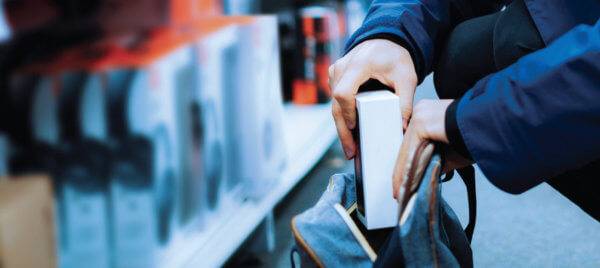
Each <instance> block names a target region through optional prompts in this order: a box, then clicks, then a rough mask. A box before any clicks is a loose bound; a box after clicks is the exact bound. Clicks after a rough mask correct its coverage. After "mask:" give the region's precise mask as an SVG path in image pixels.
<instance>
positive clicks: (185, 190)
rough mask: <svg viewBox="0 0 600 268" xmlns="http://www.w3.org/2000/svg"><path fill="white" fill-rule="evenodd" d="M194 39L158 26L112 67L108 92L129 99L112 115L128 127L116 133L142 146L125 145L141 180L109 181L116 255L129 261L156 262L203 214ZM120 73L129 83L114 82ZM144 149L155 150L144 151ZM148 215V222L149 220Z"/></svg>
mask: <svg viewBox="0 0 600 268" xmlns="http://www.w3.org/2000/svg"><path fill="white" fill-rule="evenodd" d="M189 38H190V37H189V36H186V35H180V34H178V33H176V32H172V31H169V30H164V31H163V30H160V31H157V32H154V33H153V34H152V35H150V36H148V37H147V39H146V40H144V41H143V42H142V43H140V44H138V45H137V46H136V47H134V48H130V49H127V50H123V51H120V52H118V53H116V56H114V57H115V58H114V61H113V62H112V64H113V65H114V66H115V67H114V68H112V69H110V70H109V71H108V77H109V81H111V82H109V85H110V88H109V92H114V91H115V90H117V91H119V90H120V91H121V92H119V93H120V97H118V98H121V102H125V104H123V105H124V107H125V108H123V109H125V110H124V111H123V112H122V113H121V114H120V115H115V116H111V118H110V120H113V122H111V123H110V124H112V125H114V124H120V125H122V126H123V128H125V129H126V131H122V133H121V134H117V139H118V140H120V141H121V142H124V143H125V142H126V143H128V146H137V148H138V149H133V148H132V149H131V150H139V152H137V153H135V154H134V153H133V152H128V154H130V155H129V157H126V158H128V160H127V161H131V162H135V164H136V165H139V166H140V167H143V169H141V170H140V174H139V175H140V179H139V180H138V181H137V182H135V183H133V182H132V181H124V180H116V179H115V180H113V181H112V183H111V185H112V189H113V190H114V191H113V193H114V195H113V198H115V200H114V201H113V203H114V204H115V205H117V206H119V207H118V208H115V211H116V213H117V214H115V216H116V218H115V219H114V226H113V228H114V230H115V232H116V233H115V235H114V237H115V243H116V244H115V252H116V253H115V256H116V261H117V263H119V264H122V265H124V266H129V265H131V264H132V263H133V264H135V265H145V264H152V263H155V262H156V260H157V259H158V258H160V256H158V255H157V250H159V249H162V248H165V247H168V246H169V243H170V241H171V240H172V238H173V236H174V234H175V233H176V232H177V231H178V230H180V229H182V228H184V227H186V225H187V224H189V223H190V222H192V221H193V220H195V218H197V217H198V214H197V213H195V211H193V209H194V208H195V207H196V204H195V200H196V196H195V195H196V194H197V193H196V192H195V191H194V189H193V187H194V185H196V184H197V182H196V181H197V180H198V174H197V170H198V167H196V166H193V165H192V163H190V161H189V160H190V158H191V156H192V155H195V154H196V155H197V154H198V152H197V149H196V148H194V147H192V146H190V143H191V141H192V140H194V139H195V138H194V135H199V134H198V133H194V132H193V130H194V129H193V128H194V122H192V121H193V119H194V118H196V116H195V115H194V113H195V112H196V111H197V105H198V104H197V103H196V102H195V99H194V98H193V94H194V92H193V91H194V90H195V79H193V76H194V75H195V73H194V69H193V68H195V64H194V62H193V57H192V54H191V46H190V45H189V43H190V42H189V41H190V39H189ZM119 72H120V74H119ZM119 75H124V77H128V78H126V79H127V80H126V81H125V82H124V83H112V81H113V80H114V79H119V78H118V76H119ZM113 87H116V88H113ZM114 96H115V95H113V97H114ZM116 96H119V95H116ZM113 104H114V103H113ZM117 104H118V102H117ZM119 105H121V104H119ZM111 111H113V112H114V111H116V110H115V109H114V108H111ZM114 120H116V121H114ZM120 120H125V122H123V123H119V121H120ZM115 134H116V133H115ZM119 136H120V137H119ZM148 144H149V145H148ZM123 146H124V145H123ZM121 149H122V148H121ZM146 150H147V151H151V155H150V156H149V157H147V158H145V156H144V151H146ZM125 156H127V155H126V154H125V153H123V157H125ZM123 164H124V163H123ZM123 164H120V166H121V168H122V167H123ZM131 164H134V163H131ZM115 172H117V170H115ZM119 172H126V170H122V169H121V171H119ZM144 174H151V177H152V178H151V180H150V182H148V181H145V180H144V178H142V177H141V176H144ZM114 176H115V178H116V177H117V176H120V175H119V174H114ZM128 202H138V203H139V206H138V207H136V208H137V209H139V210H137V211H128V209H132V208H130V207H128ZM136 217H140V218H136ZM146 222H150V223H151V224H150V225H148V226H144V224H145V223H146ZM152 223H153V224H154V225H155V226H152ZM128 224H131V225H133V226H138V228H140V230H146V231H147V232H144V233H141V234H140V233H138V234H137V235H139V236H138V237H133V236H135V235H136V234H131V233H127V232H128V230H129V229H128V228H130V227H128ZM153 228H154V229H155V232H154V233H153V230H152V229H153ZM153 237H154V238H153ZM135 238H137V240H134V239H135ZM148 240H152V241H148ZM142 241H148V243H143V242H142ZM140 256H144V257H140Z"/></svg>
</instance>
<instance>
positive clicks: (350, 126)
mask: <svg viewBox="0 0 600 268" xmlns="http://www.w3.org/2000/svg"><path fill="white" fill-rule="evenodd" d="M346 126H347V127H348V128H349V129H354V126H353V125H352V121H350V119H347V120H346Z"/></svg>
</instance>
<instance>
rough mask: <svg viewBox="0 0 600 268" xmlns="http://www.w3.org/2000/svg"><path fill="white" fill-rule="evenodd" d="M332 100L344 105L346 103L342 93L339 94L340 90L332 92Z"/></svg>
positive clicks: (344, 95)
mask: <svg viewBox="0 0 600 268" xmlns="http://www.w3.org/2000/svg"><path fill="white" fill-rule="evenodd" d="M333 98H334V99H335V100H337V101H338V102H340V104H341V103H344V101H346V98H347V96H346V94H345V93H344V92H341V91H340V90H335V91H334V92H333Z"/></svg>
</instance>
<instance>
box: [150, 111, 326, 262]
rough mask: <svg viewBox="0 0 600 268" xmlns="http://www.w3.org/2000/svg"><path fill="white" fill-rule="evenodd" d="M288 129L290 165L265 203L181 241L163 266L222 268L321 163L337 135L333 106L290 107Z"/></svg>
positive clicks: (248, 204)
mask: <svg viewBox="0 0 600 268" xmlns="http://www.w3.org/2000/svg"><path fill="white" fill-rule="evenodd" d="M284 128H285V135H286V137H285V142H286V149H287V154H288V162H287V165H286V169H285V170H284V172H283V174H282V177H281V179H280V181H279V183H278V184H277V185H276V186H275V187H274V188H273V189H272V190H271V191H270V192H269V193H268V194H267V195H266V196H264V197H263V198H262V199H260V200H247V201H245V202H244V203H243V204H242V205H241V207H240V208H239V209H237V210H235V212H234V213H231V214H230V215H228V216H226V217H223V218H222V219H221V220H220V221H221V222H219V223H218V224H214V226H215V227H214V228H213V229H212V230H207V231H206V232H205V233H203V234H198V235H196V236H194V235H190V236H188V237H187V238H186V239H183V241H180V242H179V243H178V244H179V246H177V247H176V248H177V249H178V250H175V251H173V252H172V253H170V254H167V258H166V262H165V263H162V265H161V266H164V267H181V266H185V267H217V266H222V265H223V264H224V263H225V262H226V261H227V260H228V259H229V257H230V256H231V255H232V254H233V253H234V252H235V251H236V250H237V249H238V248H239V247H240V245H241V244H242V243H243V242H244V241H245V240H246V238H248V237H249V236H250V234H252V232H253V231H254V230H255V229H256V227H257V226H258V225H259V224H260V223H261V222H262V220H263V219H264V218H265V216H266V215H267V214H268V213H270V212H271V211H272V210H273V208H274V207H275V206H276V205H277V204H278V203H279V201H281V200H282V199H283V198H284V197H285V196H286V195H287V194H288V192H290V190H292V189H293V188H294V186H295V185H296V184H297V183H298V182H299V181H300V180H302V178H303V177H304V176H305V175H306V174H307V173H308V171H310V170H311V169H312V167H313V166H314V165H315V164H316V163H317V162H318V161H319V159H321V157H322V156H323V154H324V153H325V152H326V151H327V149H328V148H329V147H330V146H331V144H332V143H333V141H334V140H335V137H336V135H337V134H336V131H335V126H334V123H333V119H332V117H331V105H330V104H322V105H315V106H295V105H286V106H285V110H284ZM169 255H170V256H169Z"/></svg>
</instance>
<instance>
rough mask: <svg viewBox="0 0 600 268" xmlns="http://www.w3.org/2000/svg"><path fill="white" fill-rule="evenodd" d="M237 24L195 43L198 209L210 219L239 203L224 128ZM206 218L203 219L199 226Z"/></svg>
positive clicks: (235, 65)
mask: <svg viewBox="0 0 600 268" xmlns="http://www.w3.org/2000/svg"><path fill="white" fill-rule="evenodd" d="M238 40H239V39H238V26H236V25H234V24H231V25H229V26H224V27H222V28H220V29H218V30H216V31H214V32H212V33H210V34H207V35H206V36H203V37H202V38H200V39H198V40H197V41H196V42H195V48H196V53H197V54H196V59H197V62H198V68H197V72H198V75H197V79H198V80H197V81H198V91H197V98H198V100H199V106H200V114H201V116H200V119H201V125H202V127H203V135H204V137H203V139H202V142H201V143H202V144H201V146H202V156H201V157H202V169H203V171H202V173H203V175H202V187H201V188H202V189H201V190H202V191H201V192H200V193H199V198H200V200H199V201H198V202H199V203H200V208H199V209H200V211H201V213H202V214H203V215H204V218H205V219H207V218H214V217H218V215H219V214H220V213H222V212H224V211H226V210H231V209H233V208H234V207H236V206H237V204H239V203H241V198H240V191H241V186H242V185H241V184H240V179H239V177H236V176H235V173H234V171H235V170H236V168H234V166H233V165H232V164H233V159H232V157H233V156H234V155H233V145H234V144H233V141H232V140H231V139H230V137H231V136H230V134H231V132H230V131H231V129H228V125H227V124H228V121H230V120H231V119H230V117H229V114H230V113H231V110H228V109H230V107H229V106H227V105H226V103H231V102H233V100H231V99H228V98H227V97H226V92H228V91H230V90H232V89H231V88H237V87H238V85H239V84H238V83H239V81H238V72H237V70H238V65H239V62H238V52H239V42H238ZM208 223H209V220H206V221H204V222H203V225H206V224H208Z"/></svg>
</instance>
